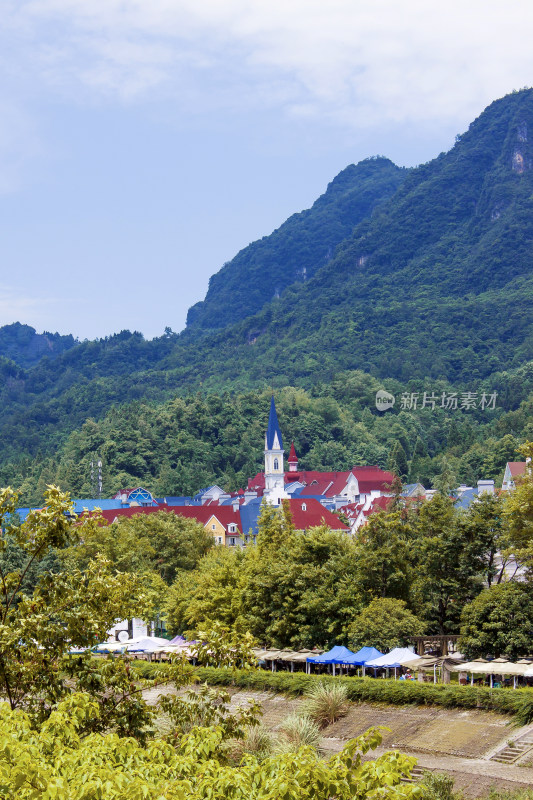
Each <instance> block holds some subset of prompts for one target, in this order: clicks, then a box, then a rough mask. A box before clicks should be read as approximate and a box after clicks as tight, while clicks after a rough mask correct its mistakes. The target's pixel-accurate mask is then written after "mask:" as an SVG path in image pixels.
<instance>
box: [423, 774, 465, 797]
mask: <svg viewBox="0 0 533 800" xmlns="http://www.w3.org/2000/svg"><path fill="white" fill-rule="evenodd" d="M420 788H421V789H422V798H421V800H460V799H461V797H462V795H457V794H454V791H453V778H450V776H449V775H444V774H443V773H442V772H425V773H424V777H423V779H422V782H421V783H420Z"/></svg>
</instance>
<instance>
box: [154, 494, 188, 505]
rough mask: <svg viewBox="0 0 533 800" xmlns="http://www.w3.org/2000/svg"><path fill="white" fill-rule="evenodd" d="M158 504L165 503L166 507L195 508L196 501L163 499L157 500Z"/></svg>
mask: <svg viewBox="0 0 533 800" xmlns="http://www.w3.org/2000/svg"><path fill="white" fill-rule="evenodd" d="M158 502H159V503H166V504H167V506H196V505H198V501H195V500H193V498H192V497H185V496H184V497H163V498H161V499H159V498H158Z"/></svg>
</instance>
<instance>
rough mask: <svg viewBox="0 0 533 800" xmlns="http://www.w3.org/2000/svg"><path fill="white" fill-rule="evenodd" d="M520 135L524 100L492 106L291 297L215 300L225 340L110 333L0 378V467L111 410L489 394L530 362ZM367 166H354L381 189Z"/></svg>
mask: <svg viewBox="0 0 533 800" xmlns="http://www.w3.org/2000/svg"><path fill="white" fill-rule="evenodd" d="M530 132H533V90H523V91H521V92H517V93H515V94H513V95H508V96H507V97H505V98H502V99H501V100H498V101H495V102H494V103H493V104H491V106H489V107H488V109H486V110H485V111H484V112H483V113H482V114H481V115H480V116H479V117H478V119H477V120H475V121H474V122H473V123H472V124H471V126H470V127H469V130H468V131H467V132H466V133H465V134H463V135H462V136H460V137H458V140H457V142H456V144H455V145H454V147H453V148H452V149H451V150H450V151H449V152H448V153H443V154H441V155H439V156H438V157H437V158H436V159H433V160H432V161H430V162H427V163H426V164H423V165H421V166H420V167H417V168H414V169H412V170H409V171H408V172H407V173H405V174H403V173H402V181H401V185H399V186H398V188H397V189H396V191H395V192H394V193H393V194H392V195H391V196H390V197H388V198H385V199H382V201H380V202H379V203H376V204H375V205H373V206H372V208H371V210H370V212H369V213H368V214H367V215H366V216H365V218H364V219H362V220H360V221H359V222H358V223H357V225H356V226H355V227H354V228H353V229H352V230H351V231H350V235H349V236H347V237H345V238H344V239H343V240H342V241H341V242H340V243H338V244H337V245H336V250H335V253H334V254H333V257H332V258H331V259H330V260H328V261H327V262H326V263H323V264H321V266H319V267H317V269H316V271H315V272H314V273H313V274H312V275H310V277H309V278H308V280H306V281H305V282H304V283H294V282H293V283H290V284H288V285H287V286H286V287H285V288H284V289H283V290H282V291H281V292H280V293H279V294H280V297H279V298H276V299H275V300H272V299H271V295H272V292H270V294H269V298H268V299H267V300H266V301H265V302H264V303H263V304H262V305H261V307H260V309H259V310H258V311H256V312H254V313H248V311H250V310H251V307H252V306H251V305H250V306H247V307H246V308H245V309H244V310H245V311H246V314H245V315H244V316H242V318H240V319H235V315H234V314H233V305H234V303H233V295H232V291H229V292H227V293H226V295H225V296H224V297H223V298H222V300H221V299H220V297H219V302H220V303H221V305H220V307H219V311H218V312H217V314H220V319H222V320H223V321H224V322H225V323H227V324H226V325H225V327H218V328H217V327H215V328H206V327H202V326H200V325H199V324H197V325H190V326H189V327H187V328H185V330H184V331H183V332H182V333H181V334H179V335H178V334H172V333H167V334H165V335H164V336H162V337H159V338H157V339H154V340H152V341H149V342H148V341H145V340H144V338H143V337H142V335H141V334H138V333H133V334H132V333H130V332H129V331H123V332H121V333H120V334H115V335H114V336H111V337H107V338H106V339H102V340H97V341H94V342H82V343H80V344H77V345H76V347H74V348H70V349H69V350H67V351H66V352H64V353H62V354H60V355H59V356H58V357H57V358H56V359H54V360H49V359H44V360H43V361H41V362H38V363H37V364H36V365H34V366H31V367H29V368H25V369H23V368H17V367H16V365H14V364H13V363H12V362H6V363H0V374H2V376H3V378H4V380H3V382H2V385H1V388H0V400H1V401H2V403H3V409H4V413H3V419H2V421H1V422H0V441H2V443H3V444H2V449H3V451H4V453H5V452H6V448H9V449H10V453H11V454H12V455H16V454H17V453H18V452H32V453H35V452H36V451H37V450H38V449H39V448H40V447H42V446H43V442H44V441H47V442H48V444H47V447H51V446H54V444H53V443H56V444H58V443H60V442H61V441H62V438H64V436H65V435H66V434H67V433H68V432H69V431H70V430H73V429H74V428H75V427H76V426H79V425H81V424H82V423H83V422H84V420H85V419H87V417H91V416H92V417H94V418H100V417H101V416H102V415H104V414H105V413H106V411H107V410H108V409H109V408H110V407H112V406H113V405H114V404H117V403H125V402H131V401H136V400H143V401H149V402H160V401H163V400H164V399H166V398H169V397H172V396H175V395H176V394H187V393H190V392H193V391H197V390H200V391H202V392H216V391H221V390H225V389H231V390H236V389H238V390H246V389H248V388H251V387H254V386H256V387H264V386H267V385H275V386H278V387H281V386H284V385H289V384H292V385H299V386H304V387H307V388H311V387H313V386H314V385H316V384H319V383H320V382H328V381H331V380H332V378H333V377H334V376H336V375H338V374H340V373H343V372H344V371H346V370H362V371H363V372H364V373H366V374H367V375H372V376H374V377H378V378H380V379H384V378H391V379H395V380H399V381H402V382H403V383H404V385H405V386H406V387H407V386H409V385H412V384H413V381H415V382H417V381H418V382H420V381H422V380H424V379H426V380H442V381H447V382H448V384H454V385H457V386H459V385H460V386H462V387H474V388H475V387H477V386H479V385H481V383H482V382H484V384H483V385H487V388H490V387H489V386H488V383H487V382H489V383H490V380H491V376H494V375H496V374H497V373H498V374H499V373H505V372H506V371H509V370H510V371H514V372H516V371H517V370H518V371H519V370H520V369H521V367H522V366H523V365H525V364H526V363H528V362H530V361H533V334H532V331H533V324H532V323H533V317H532V306H533V304H532V302H531V298H532V297H533V280H532V276H531V263H532V262H533V213H532V211H533V169H532V165H533V149H532V144H531V141H530V140H531V135H530ZM376 161H377V162H378V163H375V162H374V163H372V162H360V165H357V166H358V167H359V168H361V164H363V166H364V168H365V169H367V168H369V169H370V170H372V169H374V170H375V169H376V167H378V169H381V168H383V169H384V171H385V172H388V173H391V170H392V173H393V174H396V171H397V169H398V168H396V167H394V165H392V168H391V166H389V165H391V164H392V162H388V161H387V160H386V159H383V160H382V161H381V160H376ZM354 168H355V169H356V168H357V167H354ZM352 178H353V170H352V169H351V168H348V171H346V170H345V171H343V172H342V173H340V176H337V178H336V179H334V181H332V182H331V184H330V187H333V188H330V189H329V191H330V198H329V199H330V200H331V192H332V191H334V192H338V194H339V197H341V198H344V195H345V192H344V190H345V188H346V186H343V181H346V185H347V186H350V185H352V184H351V183H350V182H351V180H352ZM336 181H337V183H336ZM327 193H328V191H326V193H325V195H323V197H325V196H326V195H327ZM343 193H344V194H343ZM320 202H326V201H322V200H321V198H319V200H318V201H317V203H319V206H318V208H319V209H320ZM328 202H329V200H328ZM315 206H316V203H315V204H314V206H313V208H315ZM302 213H304V212H302ZM294 218H296V221H300V222H301V220H302V217H301V214H300V215H293V217H291V218H290V219H294ZM305 219H308V216H307V217H306V216H305V215H304V220H305ZM322 222H323V220H319V223H320V224H322ZM319 227H320V225H319ZM281 228H283V226H280V229H278V230H281ZM313 235H315V234H313ZM316 236H318V237H320V234H316ZM268 238H269V237H266V239H267V240H268ZM261 242H264V240H261ZM245 250H246V248H245ZM295 252H296V251H295ZM304 255H305V253H304V252H303V254H302V260H303V258H304ZM295 257H296V256H295ZM320 260H321V257H320V259H319V261H320ZM232 263H233V262H229V265H231V264H232ZM241 266H242V265H241V264H240V262H239V264H237V267H238V269H237V277H236V278H235V280H237V279H238V278H239V274H238V273H239V269H240V268H241ZM229 271H231V269H230V267H229V266H227V267H226V273H224V274H227V273H228V272H229ZM266 272H267V273H268V270H266ZM217 274H218V275H219V276H220V275H221V273H217ZM268 274H269V273H268ZM217 280H221V278H220V277H219V278H217ZM250 282H252V283H253V281H252V279H251V278H250V277H249V278H248V279H247V281H244V286H245V289H246V285H247V284H248V283H250ZM215 283H216V281H215ZM230 283H231V282H230ZM240 283H241V284H242V283H243V281H242V280H240ZM271 288H272V287H271ZM213 291H214V290H213ZM269 291H270V290H269ZM208 294H209V293H208ZM219 321H220V320H217V322H219ZM0 354H1V350H0ZM528 374H529V373H528ZM528 380H529V379H528ZM528 385H529V384H528ZM520 399H523V395H522V394H521V393H520ZM509 402H510V403H511V405H509V406H508V407H511V406H512V404H513V402H514V401H512V399H511V400H510V401H509Z"/></svg>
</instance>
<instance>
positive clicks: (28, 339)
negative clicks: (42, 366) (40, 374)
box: [0, 322, 76, 367]
mask: <svg viewBox="0 0 533 800" xmlns="http://www.w3.org/2000/svg"><path fill="white" fill-rule="evenodd" d="M75 344H76V340H75V339H74V337H73V336H71V335H70V334H69V335H68V336H61V335H60V334H59V333H48V332H45V333H37V332H36V330H35V328H32V327H30V325H21V323H20V322H14V323H13V324H12V325H3V326H2V327H0V356H3V357H4V358H8V359H10V360H11V361H14V362H15V364H18V365H19V366H20V367H31V366H32V365H33V364H36V363H37V362H38V361H40V359H41V358H42V357H43V356H49V357H50V358H55V357H56V356H59V355H61V353H64V352H65V350H69V349H70V348H71V347H74V345H75Z"/></svg>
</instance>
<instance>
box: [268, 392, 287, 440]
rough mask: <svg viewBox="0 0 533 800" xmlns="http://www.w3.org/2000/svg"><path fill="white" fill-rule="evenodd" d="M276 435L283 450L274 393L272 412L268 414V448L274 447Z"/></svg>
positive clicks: (271, 404)
mask: <svg viewBox="0 0 533 800" xmlns="http://www.w3.org/2000/svg"><path fill="white" fill-rule="evenodd" d="M276 435H277V437H278V444H279V449H280V450H283V439H282V437H281V429H280V427H279V422H278V415H277V414H276V404H275V402H274V395H272V400H271V401H270V414H269V415H268V427H267V432H266V439H265V442H266V449H267V450H273V449H274V443H275V439H276Z"/></svg>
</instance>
